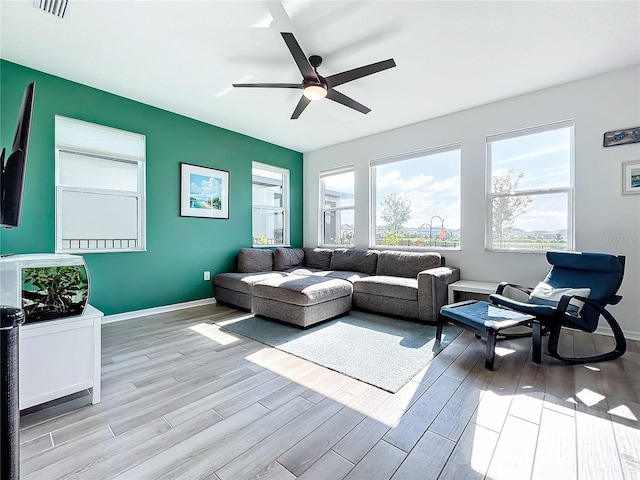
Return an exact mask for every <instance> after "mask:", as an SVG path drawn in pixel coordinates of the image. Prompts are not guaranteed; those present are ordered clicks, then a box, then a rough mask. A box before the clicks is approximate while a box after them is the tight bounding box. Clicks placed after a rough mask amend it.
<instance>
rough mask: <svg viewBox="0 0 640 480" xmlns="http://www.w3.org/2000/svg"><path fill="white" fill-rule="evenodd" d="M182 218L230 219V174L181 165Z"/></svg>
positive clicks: (186, 164)
mask: <svg viewBox="0 0 640 480" xmlns="http://www.w3.org/2000/svg"><path fill="white" fill-rule="evenodd" d="M180 216H181V217H202V218H224V219H228V218H229V172H227V171H225V170H216V169H215V168H208V167H199V166H197V165H191V164H189V163H180Z"/></svg>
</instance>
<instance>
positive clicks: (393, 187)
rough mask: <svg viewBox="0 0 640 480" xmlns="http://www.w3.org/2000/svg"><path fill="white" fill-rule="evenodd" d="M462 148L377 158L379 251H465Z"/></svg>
mask: <svg viewBox="0 0 640 480" xmlns="http://www.w3.org/2000/svg"><path fill="white" fill-rule="evenodd" d="M460 152H461V150H460V145H459V144H455V145H447V146H442V147H437V148H432V149H428V150H423V151H419V152H412V153H408V154H404V155H399V156H395V157H391V158H383V159H377V160H372V161H371V163H370V165H371V204H372V205H371V226H372V228H371V233H370V236H371V239H370V245H371V246H374V247H395V248H398V247H405V248H406V247H414V248H415V247H418V248H437V249H440V248H454V249H455V248H460Z"/></svg>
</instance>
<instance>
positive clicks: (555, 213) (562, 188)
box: [486, 121, 574, 252]
mask: <svg viewBox="0 0 640 480" xmlns="http://www.w3.org/2000/svg"><path fill="white" fill-rule="evenodd" d="M573 165H574V122H573V121H565V122H560V123H555V124H551V125H544V126H540V127H535V128H529V129H526V130H521V131H517V132H510V133H504V134H500V135H493V136H490V137H487V192H488V195H487V218H488V222H487V231H486V238H487V245H486V247H487V249H489V250H496V251H528V252H536V251H537V252H544V251H546V250H550V249H556V250H557V249H560V250H566V249H573V218H572V217H573V186H574V183H573Z"/></svg>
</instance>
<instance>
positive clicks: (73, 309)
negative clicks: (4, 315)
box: [0, 254, 89, 323]
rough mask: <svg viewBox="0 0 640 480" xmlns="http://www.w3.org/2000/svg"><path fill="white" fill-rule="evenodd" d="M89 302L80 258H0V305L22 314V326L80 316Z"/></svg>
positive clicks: (71, 256)
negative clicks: (19, 310)
mask: <svg viewBox="0 0 640 480" xmlns="http://www.w3.org/2000/svg"><path fill="white" fill-rule="evenodd" d="M88 300H89V275H88V272H87V267H86V264H85V262H84V258H83V257H82V256H80V255H66V254H28V255H10V256H5V257H2V258H0V303H1V304H3V305H10V306H17V307H20V308H22V309H23V310H24V312H25V323H34V322H42V321H46V320H53V319H58V318H63V317H71V316H77V315H82V314H83V313H84V310H85V308H86V305H87V302H88Z"/></svg>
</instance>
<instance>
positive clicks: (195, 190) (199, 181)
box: [189, 173, 222, 198]
mask: <svg viewBox="0 0 640 480" xmlns="http://www.w3.org/2000/svg"><path fill="white" fill-rule="evenodd" d="M189 180H190V182H189V183H190V186H189V193H190V194H191V195H194V196H198V197H203V198H215V197H220V196H221V193H222V179H221V178H217V177H209V176H205V175H198V174H196V173H192V174H190V176H189Z"/></svg>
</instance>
